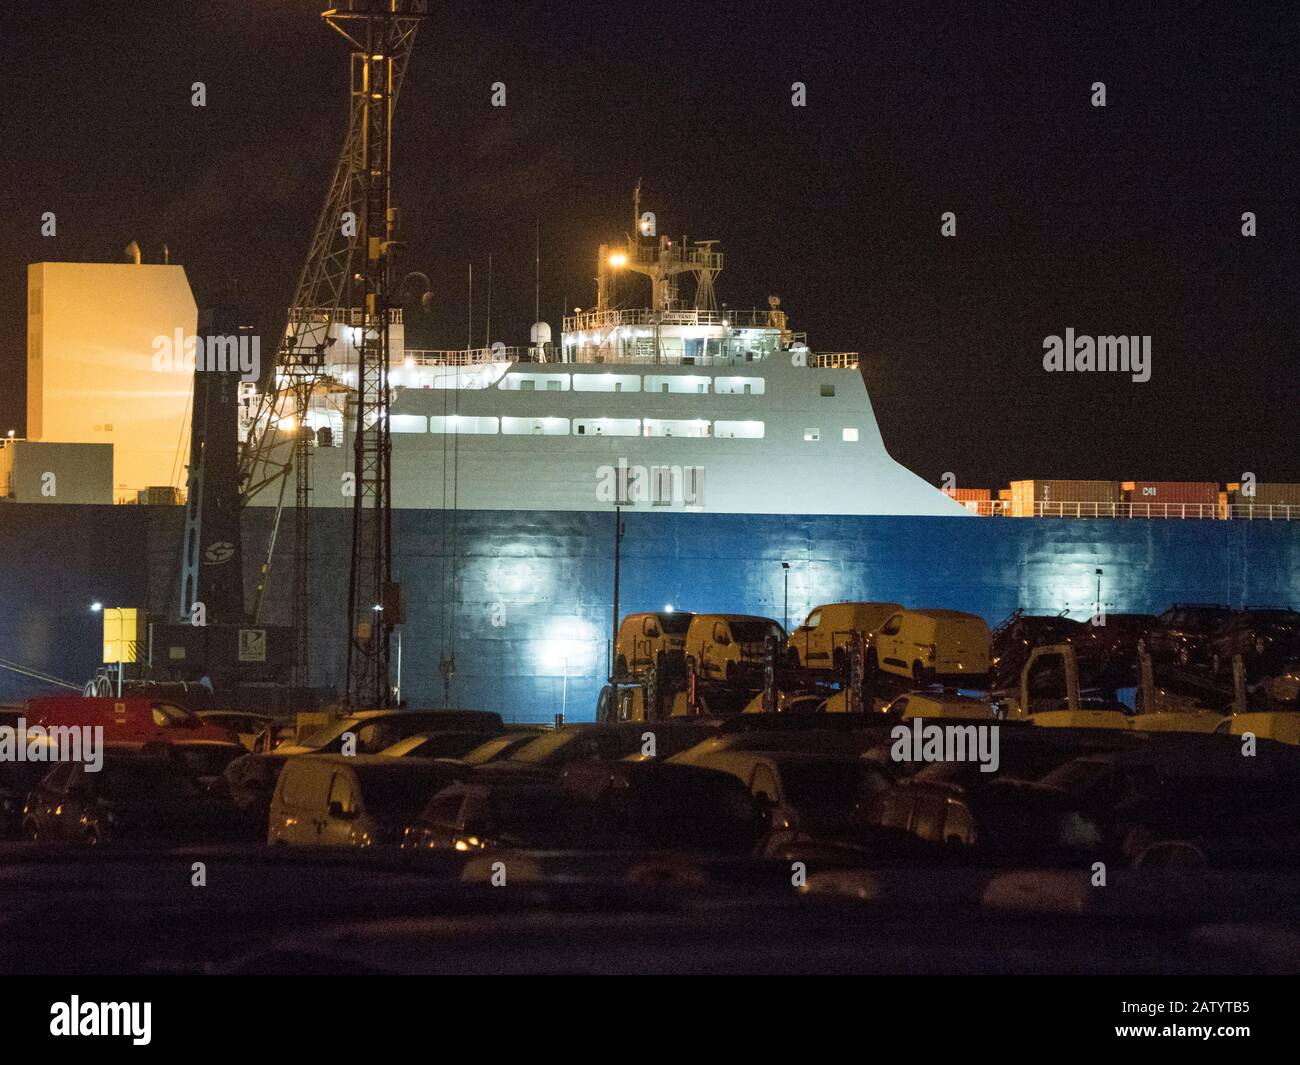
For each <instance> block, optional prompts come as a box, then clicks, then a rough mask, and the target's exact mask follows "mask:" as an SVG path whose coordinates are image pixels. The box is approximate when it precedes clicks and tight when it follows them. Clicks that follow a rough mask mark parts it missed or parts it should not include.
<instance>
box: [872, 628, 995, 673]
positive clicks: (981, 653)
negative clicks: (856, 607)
mask: <svg viewBox="0 0 1300 1065" xmlns="http://www.w3.org/2000/svg"><path fill="white" fill-rule="evenodd" d="M992 643H993V640H992V634H991V633H990V632H989V627H988V623H987V622H985V620H984V619H983V618H981V617H978V616H976V615H975V614H963V613H962V612H961V611H959V610H900V611H898V612H897V613H895V614H894V615H893V616H892V617H890V618H889V620H887V621H886V622H885V623H884V624H883V625H881V626H880V628H878V629H877V630H876V631H875V632H874V633H873V634H872V636H871V646H870V647H868V648H867V669H868V671H871V672H874V671H875V670H877V669H878V670H881V671H883V672H885V673H893V674H895V675H896V676H900V677H908V678H910V679H911V680H913V681H914V682H916V683H917V684H933V683H935V682H936V681H937V682H938V683H940V684H950V685H956V686H959V687H961V686H967V687H972V688H982V687H986V686H987V685H988V683H989V666H990V662H991V657H992Z"/></svg>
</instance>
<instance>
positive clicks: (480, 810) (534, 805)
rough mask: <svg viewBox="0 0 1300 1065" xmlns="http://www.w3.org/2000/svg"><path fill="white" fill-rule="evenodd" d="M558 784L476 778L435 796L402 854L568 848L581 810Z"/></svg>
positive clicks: (407, 833) (410, 828)
mask: <svg viewBox="0 0 1300 1065" xmlns="http://www.w3.org/2000/svg"><path fill="white" fill-rule="evenodd" d="M574 807H575V804H574V802H573V800H572V798H571V796H569V795H568V794H566V793H565V792H563V791H561V790H560V789H559V788H558V787H556V786H555V785H554V784H538V783H533V782H526V783H525V782H520V781H517V780H511V779H497V780H483V779H475V780H470V781H463V782H461V783H458V784H451V785H449V786H448V787H445V788H443V789H442V790H441V791H440V792H438V793H437V794H436V795H434V796H433V798H431V799H430V800H429V802H428V804H427V805H426V806H425V807H424V809H423V810H422V811H421V812H420V815H419V817H418V818H416V819H414V820H413V821H412V823H411V824H409V825H407V826H406V828H405V829H404V830H403V833H402V848H403V850H443V851H458V852H462V853H465V852H470V851H479V850H490V849H496V848H498V847H527V848H544V849H555V848H561V849H563V848H568V847H572V846H574V845H575V841H576V839H577V838H578V837H579V836H580V834H581V833H580V829H581V826H580V825H579V824H578V811H577V810H576V809H575V808H574Z"/></svg>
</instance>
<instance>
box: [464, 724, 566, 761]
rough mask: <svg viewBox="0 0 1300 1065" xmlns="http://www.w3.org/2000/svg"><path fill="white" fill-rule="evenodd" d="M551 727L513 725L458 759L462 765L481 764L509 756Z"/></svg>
mask: <svg viewBox="0 0 1300 1065" xmlns="http://www.w3.org/2000/svg"><path fill="white" fill-rule="evenodd" d="M549 731H550V729H544V728H520V727H519V726H517V725H512V726H511V727H510V728H509V729H508V730H507V731H506V732H504V733H502V734H501V735H500V736H492V737H490V738H489V739H486V740H483V741H482V742H481V743H480V744H479V745H478V746H477V747H475V748H473V749H472V750H469V751H466V752H465V753H464V754H463V755H461V756H460V757H458V758H457V759H456V761H457V762H459V763H460V764H461V765H466V766H479V765H487V764H488V763H489V762H496V761H499V760H500V759H502V758H509V757H510V756H511V755H512V754H513V753H514V752H515V751H517V750H519V749H520V748H521V747H523V746H524V744H526V743H532V742H533V740H535V739H537V737H538V736H544V735H545V734H546V733H548V732H549Z"/></svg>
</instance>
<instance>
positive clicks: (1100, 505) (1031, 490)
mask: <svg viewBox="0 0 1300 1065" xmlns="http://www.w3.org/2000/svg"><path fill="white" fill-rule="evenodd" d="M1120 501H1121V500H1120V487H1119V482H1118V481H1055V480H1053V481H1012V482H1011V516H1012V517H1013V518H1032V517H1034V516H1035V514H1037V513H1039V512H1040V511H1045V512H1046V513H1049V514H1052V513H1055V512H1056V509H1057V507H1058V505H1059V507H1060V510H1061V512H1062V513H1067V512H1069V511H1070V509H1071V504H1083V505H1082V506H1078V507H1074V508H1073V510H1074V512H1077V513H1078V514H1079V515H1080V516H1081V517H1094V516H1097V515H1098V514H1101V515H1105V514H1108V513H1110V506H1111V504H1115V503H1118V502H1120ZM1045 505H1046V506H1045Z"/></svg>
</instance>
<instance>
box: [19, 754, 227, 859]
mask: <svg viewBox="0 0 1300 1065" xmlns="http://www.w3.org/2000/svg"><path fill="white" fill-rule="evenodd" d="M23 835H24V836H25V837H26V838H28V839H31V840H35V841H38V842H42V843H47V842H60V841H61V842H74V843H86V844H90V845H92V846H94V845H101V844H117V843H126V844H134V845H137V846H178V845H182V844H196V843H212V842H222V841H227V840H233V839H235V838H237V837H238V835H239V824H238V821H237V819H236V818H235V817H234V816H233V814H232V812H231V810H230V808H229V806H228V805H227V804H226V803H224V802H222V801H221V800H220V799H218V798H217V797H215V796H213V795H210V794H208V793H207V792H205V791H204V790H203V789H202V788H201V787H200V786H199V784H198V782H197V781H196V779H195V777H194V776H193V774H192V773H190V772H189V771H187V770H186V769H185V768H184V767H183V766H181V765H179V764H178V763H177V762H176V761H175V760H173V759H172V758H169V757H160V756H158V755H154V754H145V753H142V752H139V751H135V750H123V749H117V748H110V749H109V750H107V751H106V752H105V756H104V764H103V766H102V767H101V768H100V769H99V770H98V771H97V772H87V770H86V765H85V763H83V762H60V763H59V764H58V765H56V766H54V768H52V769H50V771H49V772H48V773H47V774H46V775H45V776H44V777H43V778H42V779H41V780H40V781H39V782H38V783H37V784H36V786H35V787H33V788H32V791H31V794H29V795H28V797H27V802H26V804H25V806H24V808H23Z"/></svg>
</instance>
